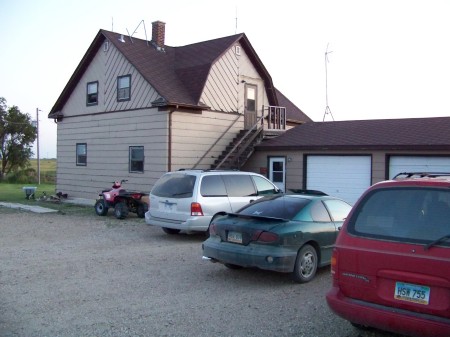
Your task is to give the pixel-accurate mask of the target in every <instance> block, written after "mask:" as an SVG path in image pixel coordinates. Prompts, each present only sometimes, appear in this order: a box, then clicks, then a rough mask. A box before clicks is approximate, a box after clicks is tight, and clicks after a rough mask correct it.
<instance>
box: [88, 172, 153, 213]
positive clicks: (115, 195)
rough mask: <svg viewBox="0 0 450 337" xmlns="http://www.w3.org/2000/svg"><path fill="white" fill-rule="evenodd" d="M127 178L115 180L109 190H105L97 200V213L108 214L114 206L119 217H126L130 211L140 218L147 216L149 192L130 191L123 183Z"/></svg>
mask: <svg viewBox="0 0 450 337" xmlns="http://www.w3.org/2000/svg"><path fill="white" fill-rule="evenodd" d="M126 181H127V180H121V181H115V182H114V185H113V186H112V188H111V189H109V190H103V191H102V193H100V194H99V198H98V199H97V201H96V202H95V206H94V207H95V213H97V215H106V214H108V210H109V209H110V208H114V215H115V216H116V218H117V219H125V218H126V217H127V216H128V213H129V212H133V213H136V214H137V216H138V217H139V218H143V217H144V216H145V212H147V211H148V203H147V202H146V201H145V199H147V200H148V198H146V197H147V196H148V193H143V192H129V191H126V190H124V189H123V188H122V183H124V182H126Z"/></svg>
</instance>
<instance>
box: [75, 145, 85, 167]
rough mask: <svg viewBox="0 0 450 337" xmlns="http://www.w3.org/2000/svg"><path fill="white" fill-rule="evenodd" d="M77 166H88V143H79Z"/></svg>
mask: <svg viewBox="0 0 450 337" xmlns="http://www.w3.org/2000/svg"><path fill="white" fill-rule="evenodd" d="M76 152H77V154H76V155H77V166H86V165H87V144H86V143H77V149H76Z"/></svg>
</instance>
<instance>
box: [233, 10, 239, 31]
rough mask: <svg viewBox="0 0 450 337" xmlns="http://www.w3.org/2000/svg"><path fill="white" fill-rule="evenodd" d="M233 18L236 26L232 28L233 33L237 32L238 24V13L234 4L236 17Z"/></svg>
mask: <svg viewBox="0 0 450 337" xmlns="http://www.w3.org/2000/svg"><path fill="white" fill-rule="evenodd" d="M235 20H236V26H235V28H234V34H237V27H238V26H237V25H238V13H237V6H236V18H235Z"/></svg>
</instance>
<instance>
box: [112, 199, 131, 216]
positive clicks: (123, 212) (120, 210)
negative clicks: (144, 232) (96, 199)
mask: <svg viewBox="0 0 450 337" xmlns="http://www.w3.org/2000/svg"><path fill="white" fill-rule="evenodd" d="M114 215H115V216H116V218H117V219H125V218H126V217H127V216H128V206H127V204H126V203H125V202H124V201H121V202H118V203H117V204H116V206H115V207H114Z"/></svg>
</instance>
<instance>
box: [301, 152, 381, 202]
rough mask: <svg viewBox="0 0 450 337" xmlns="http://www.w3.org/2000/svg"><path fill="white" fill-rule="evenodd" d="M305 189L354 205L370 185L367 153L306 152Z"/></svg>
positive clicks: (369, 167)
mask: <svg viewBox="0 0 450 337" xmlns="http://www.w3.org/2000/svg"><path fill="white" fill-rule="evenodd" d="M305 157H306V158H305V161H306V188H307V189H311V190H320V191H322V192H325V193H327V194H329V195H332V196H335V197H338V198H341V199H343V200H345V201H347V202H348V203H350V204H352V205H353V204H354V203H355V202H356V200H357V199H358V198H359V197H360V196H361V194H362V193H363V192H364V191H365V190H366V189H367V188H368V187H369V186H370V185H371V166H372V165H371V162H372V160H371V156H362V155H361V156H328V155H327V156H321V155H307V156H305Z"/></svg>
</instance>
